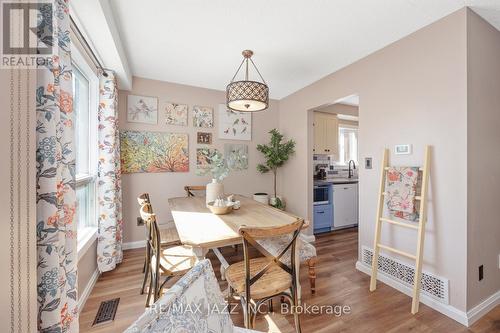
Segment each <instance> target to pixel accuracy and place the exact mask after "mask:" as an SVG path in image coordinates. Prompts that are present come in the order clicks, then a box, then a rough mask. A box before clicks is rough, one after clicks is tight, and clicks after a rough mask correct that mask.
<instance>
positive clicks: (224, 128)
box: [219, 104, 252, 141]
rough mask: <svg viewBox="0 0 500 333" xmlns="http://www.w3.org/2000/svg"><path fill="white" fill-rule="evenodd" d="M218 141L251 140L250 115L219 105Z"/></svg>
mask: <svg viewBox="0 0 500 333" xmlns="http://www.w3.org/2000/svg"><path fill="white" fill-rule="evenodd" d="M219 139H227V140H246V141H250V140H252V115H251V114H250V113H244V112H236V111H233V110H229V109H228V108H227V107H226V105H225V104H220V105H219Z"/></svg>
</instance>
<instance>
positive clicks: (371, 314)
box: [80, 229, 500, 333]
mask: <svg viewBox="0 0 500 333" xmlns="http://www.w3.org/2000/svg"><path fill="white" fill-rule="evenodd" d="M357 237H358V233H357V230H356V229H350V230H345V231H341V232H337V233H334V234H324V235H320V236H318V237H317V238H316V247H317V251H318V264H317V266H316V270H317V281H316V295H315V296H312V295H311V294H310V290H309V282H308V279H307V269H304V266H302V269H301V284H302V295H303V296H302V300H303V302H304V303H306V304H310V305H312V304H318V305H331V304H336V305H348V306H349V307H350V308H351V313H350V314H344V315H342V316H340V317H336V316H334V315H331V314H330V315H329V314H323V315H302V316H301V324H302V331H303V332H306V333H307V332H410V331H411V332H474V333H483V332H500V306H497V307H496V308H494V309H493V310H492V311H490V312H489V313H488V314H487V315H486V316H484V317H483V318H482V319H481V320H479V321H478V322H476V323H475V324H474V325H473V326H472V327H470V328H469V329H467V328H466V327H464V326H462V325H460V324H459V323H457V322H455V321H454V320H452V319H449V318H448V317H446V316H444V315H442V314H440V313H439V312H437V311H435V310H433V309H431V308H429V307H428V306H426V305H423V304H421V306H420V312H419V313H418V314H416V315H414V316H413V315H411V314H410V307H411V298H410V297H408V296H406V295H404V294H402V293H400V292H398V291H397V290H395V289H393V288H391V287H389V286H387V285H385V284H383V283H381V282H378V288H377V291H375V292H373V293H370V292H369V290H368V286H369V282H370V279H369V276H368V275H366V274H364V273H361V272H359V271H357V270H356V268H355V267H354V265H355V263H356V260H357V251H358V238H357ZM240 250H241V248H240ZM143 254H144V250H143V249H135V250H128V251H125V253H124V261H123V263H122V264H121V265H120V266H119V267H118V268H117V269H115V270H114V271H112V272H109V273H104V274H102V275H101V277H100V278H99V280H98V282H97V283H96V285H95V287H94V290H93V291H92V293H91V295H90V297H89V299H88V300H87V303H86V304H85V307H84V309H83V310H82V312H81V314H80V332H92V333H103V332H122V331H123V330H124V329H125V328H127V327H128V326H129V325H130V324H131V323H132V322H133V321H134V320H135V319H137V318H138V317H139V316H140V315H141V313H142V312H143V311H144V302H145V299H146V295H140V294H139V289H140V286H141V282H142V264H143ZM223 254H224V255H225V256H227V258H228V261H229V262H230V263H231V262H234V261H238V260H242V254H241V251H240V252H238V253H235V252H234V250H233V248H230V247H228V248H224V249H223ZM209 258H210V259H211V261H212V264H213V266H214V270H215V272H216V275H217V277H219V263H218V261H217V260H216V259H215V257H214V256H213V255H211V253H210V254H209ZM220 286H221V290H225V289H226V287H227V286H226V283H225V282H223V281H221V282H220ZM116 297H120V305H119V307H118V311H117V314H116V318H115V321H114V322H113V323H111V324H107V325H104V326H100V327H95V328H92V327H91V325H92V321H93V320H94V316H95V314H96V312H97V309H98V307H99V304H100V302H101V301H103V300H107V299H111V298H116ZM275 304H276V307H278V306H279V302H277V301H276V302H275ZM276 310H277V309H276ZM267 319H269V318H267ZM271 319H272V320H274V325H276V326H277V328H274V329H273V328H272V326H273V325H269V327H271V328H270V330H269V331H272V332H289V331H293V318H292V316H286V317H285V316H281V315H279V314H274V315H272V316H271ZM233 321H234V323H235V325H237V326H243V325H242V322H243V320H242V316H241V315H233ZM257 325H258V327H257V328H258V329H260V330H267V325H268V324H267V322H266V321H265V320H263V319H262V318H261V320H260V322H259V323H258V324H257Z"/></svg>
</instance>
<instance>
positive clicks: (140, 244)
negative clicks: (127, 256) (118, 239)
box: [122, 240, 146, 250]
mask: <svg viewBox="0 0 500 333" xmlns="http://www.w3.org/2000/svg"><path fill="white" fill-rule="evenodd" d="M145 246H146V241H145V240H141V241H136V242H128V243H123V244H122V250H131V249H138V248H141V247H145Z"/></svg>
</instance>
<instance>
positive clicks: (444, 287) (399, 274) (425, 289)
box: [362, 246, 449, 304]
mask: <svg viewBox="0 0 500 333" xmlns="http://www.w3.org/2000/svg"><path fill="white" fill-rule="evenodd" d="M372 258H373V250H372V249H370V248H368V247H365V246H363V248H362V261H363V263H364V264H365V265H368V266H370V267H371V265H372ZM378 271H379V272H382V273H384V274H385V275H387V276H389V277H391V278H393V279H394V280H396V281H398V282H401V283H402V284H404V285H406V286H408V287H410V288H411V287H413V278H414V276H415V268H414V267H412V266H410V265H408V264H406V263H403V262H401V261H399V260H397V259H394V258H391V257H389V256H388V255H386V254H385V253H384V254H383V253H381V254H380V255H379V260H378ZM422 293H424V294H426V295H428V296H431V297H432V298H434V299H436V300H438V301H440V302H441V303H444V304H449V299H448V279H444V278H442V277H439V276H435V275H432V274H430V273H426V272H422Z"/></svg>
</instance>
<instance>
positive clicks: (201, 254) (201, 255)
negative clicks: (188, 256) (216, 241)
mask: <svg viewBox="0 0 500 333" xmlns="http://www.w3.org/2000/svg"><path fill="white" fill-rule="evenodd" d="M193 253H194V255H195V256H196V257H197V258H198V260H203V259H205V257H206V255H207V253H208V249H204V248H202V247H193Z"/></svg>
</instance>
